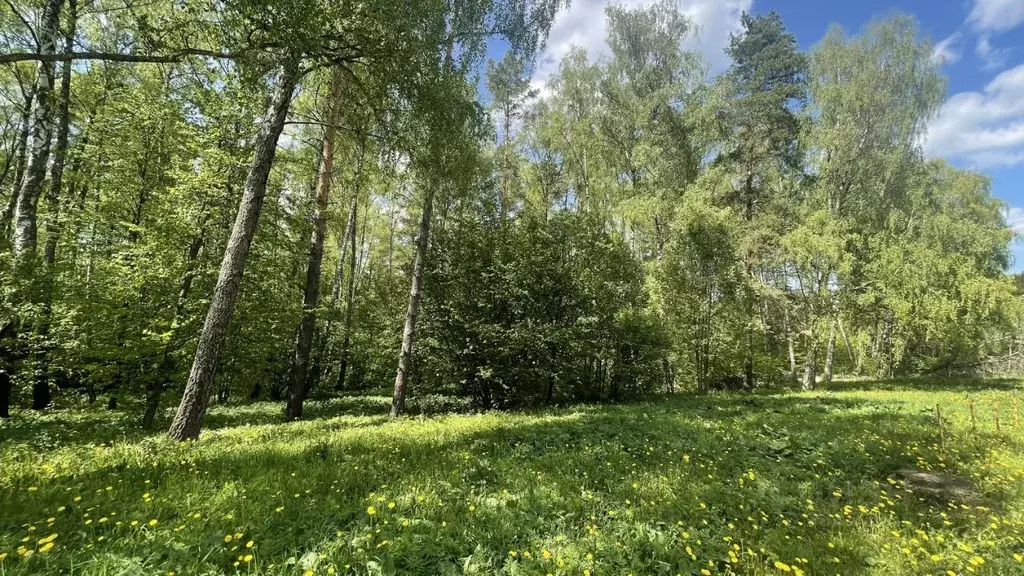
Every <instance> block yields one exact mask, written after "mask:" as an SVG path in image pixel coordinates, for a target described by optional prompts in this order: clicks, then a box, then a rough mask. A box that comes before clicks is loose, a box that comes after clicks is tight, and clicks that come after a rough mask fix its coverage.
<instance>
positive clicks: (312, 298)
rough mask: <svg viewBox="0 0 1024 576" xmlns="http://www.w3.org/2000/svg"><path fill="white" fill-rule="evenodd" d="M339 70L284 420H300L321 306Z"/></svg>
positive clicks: (326, 129) (329, 115) (338, 109)
mask: <svg viewBox="0 0 1024 576" xmlns="http://www.w3.org/2000/svg"><path fill="white" fill-rule="evenodd" d="M341 83H342V73H341V68H338V67H335V69H334V71H333V72H332V74H331V94H330V96H329V98H330V101H329V102H328V104H327V108H328V112H327V126H325V127H324V139H323V146H322V147H321V157H320V171H319V172H320V173H319V174H318V175H317V183H316V207H315V208H314V210H313V237H312V238H311V239H310V242H309V259H308V260H307V262H306V288H305V290H304V291H303V294H302V319H301V320H300V321H299V328H298V330H297V331H296V334H295V360H294V362H293V365H292V380H291V384H290V385H289V386H288V402H287V404H286V406H285V413H284V417H285V419H286V420H295V419H297V418H302V402H303V400H305V398H306V388H307V386H306V380H307V377H308V375H309V356H310V350H312V348H313V332H314V330H315V328H316V309H317V306H319V305H320V272H321V269H322V265H323V260H324V237H325V236H326V235H327V201H328V199H329V197H330V195H331V178H332V177H333V175H334V138H335V135H336V134H337V131H338V130H337V127H336V126H337V124H338V118H339V117H340V116H341V104H342V103H341V88H342V84H341Z"/></svg>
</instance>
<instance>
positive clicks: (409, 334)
mask: <svg viewBox="0 0 1024 576" xmlns="http://www.w3.org/2000/svg"><path fill="white" fill-rule="evenodd" d="M433 209H434V188H433V185H430V188H428V189H427V194H426V197H425V198H424V199H423V214H422V216H421V217H420V228H419V234H418V236H417V238H416V260H415V261H414V263H413V270H412V288H411V289H410V290H409V309H408V310H407V311H406V313H405V330H403V331H402V351H401V353H399V355H398V372H397V373H396V374H395V394H394V396H393V397H392V399H391V417H392V418H396V417H398V416H399V415H401V414H402V413H403V412H405V391H406V385H407V383H408V379H409V368H410V366H411V365H412V342H413V336H414V335H415V332H416V318H417V316H419V312H420V298H421V297H422V293H423V292H422V291H423V265H424V263H425V261H426V259H427V247H428V246H429V245H430V244H429V241H430V215H431V212H433Z"/></svg>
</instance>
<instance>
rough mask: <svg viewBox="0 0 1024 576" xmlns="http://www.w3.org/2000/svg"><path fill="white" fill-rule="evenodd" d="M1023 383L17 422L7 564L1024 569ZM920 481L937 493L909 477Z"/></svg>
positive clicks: (1, 524)
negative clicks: (202, 418)
mask: <svg viewBox="0 0 1024 576" xmlns="http://www.w3.org/2000/svg"><path fill="white" fill-rule="evenodd" d="M1014 385H1017V386H1018V387H1019V383H1017V382H1014V381H987V382H954V383H948V382H947V383H942V382H925V381H913V382H896V383H881V384H879V383H846V384H836V385H834V386H833V387H832V389H830V390H823V391H817V392H813V393H780V394H764V395H762V394H718V395H709V396H703V397H697V396H683V395H678V396H675V397H671V398H656V399H652V400H651V401H650V402H643V403H634V404H625V405H602V406H571V407H564V408H553V409H544V410H538V411H528V412H520V413H484V414H444V413H431V410H422V412H425V414H420V415H418V416H413V417H410V418H407V419H402V420H399V421H395V422H389V421H388V420H387V418H386V417H385V416H384V414H385V413H386V405H387V402H388V399H387V398H383V397H350V398H343V399H337V400H332V401H327V402H312V403H310V406H309V408H308V418H307V420H305V421H302V422H297V423H291V424H282V423H280V420H281V417H280V409H281V408H280V406H279V405H277V404H270V403H256V404H249V405H237V406H227V407H213V408H212V409H211V413H210V414H209V416H208V419H207V421H208V426H207V429H206V431H205V432H204V433H203V436H202V438H201V440H200V441H199V442H198V443H197V444H195V445H190V444H178V443H175V442H172V441H169V440H167V439H165V438H164V437H163V435H162V434H144V433H142V432H138V433H132V434H130V435H127V436H126V435H124V432H123V431H124V430H133V429H135V427H136V425H137V423H136V420H137V418H138V411H137V410H135V409H134V407H128V408H127V409H124V410H119V411H114V412H109V411H106V410H104V409H101V408H96V409H85V408H75V409H70V408H68V409H63V410H60V409H58V410H52V411H47V412H46V413H44V414H34V413H29V412H28V411H19V412H18V413H17V414H16V415H15V417H14V418H12V419H11V420H10V421H7V422H3V423H0V575H3V576H6V575H14V574H97V575H100V574H102V575H134V574H140V575H142V574H145V575H149V574H165V575H166V574H176V575H192V574H289V575H293V574H294V575H300V576H301V575H311V574H315V575H325V574H360V575H378V574H422V575H435V574H441V575H446V574H508V575H540V576H544V575H558V574H566V575H570V574H572V575H591V576H596V575H605V574H609V575H610V574H615V575H626V574H633V575H634V576H640V575H647V574H652V575H654V574H668V575H672V574H684V575H689V574H739V575H767V574H789V575H797V576H798V575H800V574H808V575H810V574H842V575H844V576H849V575H857V574H864V575H868V574H870V575H894V574H935V575H961V574H992V575H1010V574H1024V564H1022V556H1021V555H1022V554H1024V424H1020V423H1017V422H1015V414H1014V407H1015V399H1016V396H1015V394H1014V392H1013V387H1014ZM968 398H970V399H971V401H972V402H973V403H974V407H975V414H976V424H975V428H976V430H975V431H974V432H972V430H971V424H970V417H969V411H968V407H967V399H968ZM936 403H938V404H939V405H940V406H941V410H942V412H943V419H944V422H945V425H944V430H943V438H942V440H941V443H940V435H939V429H938V426H937V422H936V417H935V405H936ZM994 409H997V410H998V411H999V418H1000V430H999V431H998V432H997V431H996V430H995V414H994ZM1019 409H1020V410H1024V407H1019ZM1022 417H1024V416H1018V418H1022ZM940 444H941V445H940ZM924 471H932V472H935V473H936V474H938V475H939V476H937V477H938V478H941V479H943V482H944V483H943V484H941V485H939V486H938V487H936V486H934V485H923V484H922V485H918V484H917V483H915V482H916V481H912V480H911V479H908V478H911V477H914V478H916V477H917V476H915V474H914V473H915V472H924Z"/></svg>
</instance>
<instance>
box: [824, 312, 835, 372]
mask: <svg viewBox="0 0 1024 576" xmlns="http://www.w3.org/2000/svg"><path fill="white" fill-rule="evenodd" d="M835 359H836V321H835V319H833V320H832V326H831V327H830V328H829V329H828V348H826V349H825V376H824V378H823V380H824V382H825V383H826V384H831V383H832V368H833V364H834V363H835Z"/></svg>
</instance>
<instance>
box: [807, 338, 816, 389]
mask: <svg viewBox="0 0 1024 576" xmlns="http://www.w3.org/2000/svg"><path fill="white" fill-rule="evenodd" d="M817 381H818V346H817V343H816V342H815V341H814V331H813V330H808V331H807V361H806V363H805V364H804V385H803V389H804V390H814V386H815V384H817Z"/></svg>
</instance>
